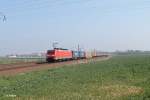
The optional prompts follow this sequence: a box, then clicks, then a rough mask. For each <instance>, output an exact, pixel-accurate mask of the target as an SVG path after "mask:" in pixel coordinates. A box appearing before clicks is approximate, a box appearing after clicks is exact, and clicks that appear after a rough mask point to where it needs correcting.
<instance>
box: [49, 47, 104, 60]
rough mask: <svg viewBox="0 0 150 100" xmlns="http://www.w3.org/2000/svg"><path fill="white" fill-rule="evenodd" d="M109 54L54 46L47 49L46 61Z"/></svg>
mask: <svg viewBox="0 0 150 100" xmlns="http://www.w3.org/2000/svg"><path fill="white" fill-rule="evenodd" d="M100 56H107V54H102V53H101V52H96V51H93V52H86V51H74V50H68V49H62V48H54V49H53V50H47V53H46V61H47V62H54V61H67V60H76V59H88V58H93V57H100Z"/></svg>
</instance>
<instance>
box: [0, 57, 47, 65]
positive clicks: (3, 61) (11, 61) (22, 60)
mask: <svg viewBox="0 0 150 100" xmlns="http://www.w3.org/2000/svg"><path fill="white" fill-rule="evenodd" d="M26 62H45V58H7V57H1V58H0V64H16V63H26Z"/></svg>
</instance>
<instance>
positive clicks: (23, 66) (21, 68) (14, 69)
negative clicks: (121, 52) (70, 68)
mask: <svg viewBox="0 0 150 100" xmlns="http://www.w3.org/2000/svg"><path fill="white" fill-rule="evenodd" d="M109 58H111V56H108V57H97V58H92V59H83V60H73V61H67V62H57V63H43V64H42V63H41V64H37V63H18V64H6V65H0V75H1V76H8V75H16V74H19V73H20V74H21V73H26V72H30V71H38V70H44V69H48V68H56V67H62V66H64V65H74V64H82V63H89V62H94V61H103V60H108V59H109Z"/></svg>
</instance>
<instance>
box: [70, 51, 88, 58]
mask: <svg viewBox="0 0 150 100" xmlns="http://www.w3.org/2000/svg"><path fill="white" fill-rule="evenodd" d="M72 56H73V59H84V58H85V52H84V51H72Z"/></svg>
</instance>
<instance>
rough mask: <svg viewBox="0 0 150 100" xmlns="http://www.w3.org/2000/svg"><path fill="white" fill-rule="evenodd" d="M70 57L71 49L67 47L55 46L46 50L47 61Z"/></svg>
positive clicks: (68, 58)
mask: <svg viewBox="0 0 150 100" xmlns="http://www.w3.org/2000/svg"><path fill="white" fill-rule="evenodd" d="M70 59H72V51H71V50H68V49H62V48H55V49H54V50H48V51H47V54H46V60H47V62H53V61H63V60H70Z"/></svg>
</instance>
